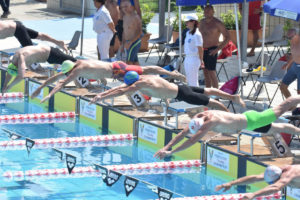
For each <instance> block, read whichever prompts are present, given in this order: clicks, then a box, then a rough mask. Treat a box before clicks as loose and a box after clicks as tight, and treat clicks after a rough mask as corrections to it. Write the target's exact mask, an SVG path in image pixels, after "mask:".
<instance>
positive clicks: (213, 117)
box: [154, 96, 300, 159]
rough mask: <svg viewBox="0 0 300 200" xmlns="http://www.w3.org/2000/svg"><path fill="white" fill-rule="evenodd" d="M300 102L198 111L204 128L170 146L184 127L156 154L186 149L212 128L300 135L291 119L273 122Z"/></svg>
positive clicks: (297, 98) (186, 130) (299, 98)
mask: <svg viewBox="0 0 300 200" xmlns="http://www.w3.org/2000/svg"><path fill="white" fill-rule="evenodd" d="M299 103H300V96H295V97H290V98H288V99H286V100H285V101H284V102H282V103H281V104H279V105H278V106H275V107H274V108H270V109H268V110H265V111H263V112H257V111H254V110H250V111H246V112H244V113H243V114H233V113H228V112H223V111H217V110H209V111H205V112H202V113H198V114H197V115H195V117H194V118H201V119H202V121H203V123H202V125H201V127H200V129H199V130H198V131H197V132H196V133H195V135H193V136H192V137H190V138H189V139H188V140H187V141H186V142H184V143H183V144H182V145H180V146H179V147H177V148H176V149H172V150H171V151H169V149H170V148H171V147H172V146H174V145H176V144H177V143H178V142H179V141H181V140H182V139H184V137H185V136H186V135H187V134H188V133H189V127H186V128H184V129H183V130H182V131H181V132H180V133H178V135H177V136H176V137H175V138H173V139H172V140H171V141H170V142H169V143H168V144H167V145H166V146H165V147H163V148H162V149H161V150H159V151H158V152H156V153H155V155H154V156H155V157H158V158H160V159H163V158H164V157H166V156H170V155H172V154H173V153H175V152H178V151H182V150H184V149H186V148H188V147H190V146H192V145H193V144H195V143H196V142H198V141H199V140H200V139H201V138H202V137H203V136H204V135H205V134H206V133H207V132H208V131H215V132H218V133H228V134H236V133H238V132H240V131H241V130H243V129H247V130H251V131H256V132H261V133H265V134H264V135H271V134H274V133H282V132H284V133H289V134H297V135H300V129H299V128H297V127H296V126H293V125H292V124H288V123H272V122H274V121H275V120H276V119H277V118H278V117H280V116H281V115H282V114H283V113H284V112H286V111H288V110H289V109H290V108H292V107H294V106H296V105H297V104H299Z"/></svg>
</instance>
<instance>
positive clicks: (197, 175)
mask: <svg viewBox="0 0 300 200" xmlns="http://www.w3.org/2000/svg"><path fill="white" fill-rule="evenodd" d="M22 111H24V112H25V113H26V112H30V113H32V112H41V111H42V108H39V106H38V105H36V104H32V103H27V102H24V103H17V104H13V105H12V104H9V105H8V104H7V105H0V114H1V115H4V114H5V115H7V114H16V113H23V112H22ZM44 112H45V111H44ZM3 128H5V129H9V130H12V131H15V132H17V133H19V134H21V135H23V136H25V137H29V138H31V139H38V138H51V137H52V138H57V137H75V136H87V135H96V134H97V135H100V134H101V133H99V132H98V131H97V130H95V129H94V128H92V127H89V126H88V125H86V124H83V123H80V122H76V123H74V124H61V125H58V124H27V125H21V124H14V125H12V124H8V125H3V124H2V125H1V128H0V140H1V141H4V140H8V138H7V136H6V135H5V134H4V132H3ZM60 150H62V151H63V152H66V153H70V154H72V155H74V156H76V157H77V165H76V167H81V166H82V167H86V166H91V164H90V163H95V164H100V165H117V164H134V163H146V162H157V161H158V160H156V159H155V158H153V154H154V153H155V150H154V149H151V148H149V147H146V146H144V145H143V144H142V143H139V142H137V141H135V142H134V144H133V145H129V146H122V147H78V148H65V149H63V148H60ZM89 162H90V163H89ZM65 166H66V164H65V161H60V160H59V158H58V157H57V156H56V155H55V153H54V151H53V150H52V149H34V148H33V149H32V150H31V153H30V155H29V156H28V154H27V152H26V150H25V149H24V150H3V149H0V174H1V176H0V199H1V200H2V199H9V200H21V199H32V200H35V199H39V200H40V199H51V200H54V199H70V200H71V199H76V200H78V199H84V200H92V199H157V194H155V193H154V192H152V191H151V190H150V189H149V188H148V187H147V186H146V184H144V183H142V182H140V183H139V184H138V186H137V187H136V189H135V190H134V191H133V192H132V193H131V194H130V196H129V197H126V195H125V191H124V185H123V182H124V176H122V177H121V178H120V180H119V181H118V182H117V183H116V184H114V185H113V186H112V187H108V186H106V185H105V184H104V183H103V181H102V180H101V179H100V177H72V178H66V177H65V178H59V179H58V178H52V179H41V178H34V179H30V180H22V179H20V180H10V181H9V180H6V179H4V178H3V177H2V174H3V173H4V172H7V171H26V170H36V169H54V168H65ZM132 177H135V178H138V179H140V180H144V181H147V182H149V183H151V184H154V185H157V186H160V187H162V188H165V189H168V190H170V191H172V192H175V193H178V194H181V195H184V196H200V195H212V194H216V193H215V192H214V187H215V186H216V185H217V184H221V183H224V182H226V180H224V179H222V177H219V176H214V175H213V174H212V175H210V176H207V175H206V170H205V168H204V167H202V168H201V170H199V171H198V172H194V173H186V174H156V175H132ZM236 192H237V191H236V190H235V189H232V190H230V191H229V192H228V193H236ZM174 197H179V196H178V195H174Z"/></svg>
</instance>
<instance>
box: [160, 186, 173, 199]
mask: <svg viewBox="0 0 300 200" xmlns="http://www.w3.org/2000/svg"><path fill="white" fill-rule="evenodd" d="M157 189H158V191H157V194H158V198H159V200H169V199H171V198H172V196H173V193H172V192H170V191H168V190H165V189H163V188H160V187H158V188H157Z"/></svg>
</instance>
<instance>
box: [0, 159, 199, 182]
mask: <svg viewBox="0 0 300 200" xmlns="http://www.w3.org/2000/svg"><path fill="white" fill-rule="evenodd" d="M103 167H105V168H107V169H108V170H114V171H118V172H120V173H122V174H124V175H149V174H169V173H198V172H199V171H200V169H201V168H200V167H201V162H200V160H184V161H171V162H153V163H138V164H124V165H104V166H103ZM94 176H101V173H100V170H96V169H95V168H94V167H92V166H89V167H75V168H74V169H73V170H72V173H71V174H69V172H68V169H67V168H61V169H40V170H27V171H6V172H4V173H3V174H2V177H3V178H4V179H5V180H7V181H12V180H15V181H20V180H32V179H36V178H41V179H56V178H76V177H94Z"/></svg>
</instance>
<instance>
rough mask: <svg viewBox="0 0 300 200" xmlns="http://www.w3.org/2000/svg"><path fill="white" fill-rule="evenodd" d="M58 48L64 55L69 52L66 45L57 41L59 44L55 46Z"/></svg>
mask: <svg viewBox="0 0 300 200" xmlns="http://www.w3.org/2000/svg"><path fill="white" fill-rule="evenodd" d="M57 45H58V46H59V47H60V48H62V49H63V50H64V51H65V52H66V53H69V50H68V47H67V45H66V44H65V42H64V41H62V40H61V41H59V43H58V44H57Z"/></svg>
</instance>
